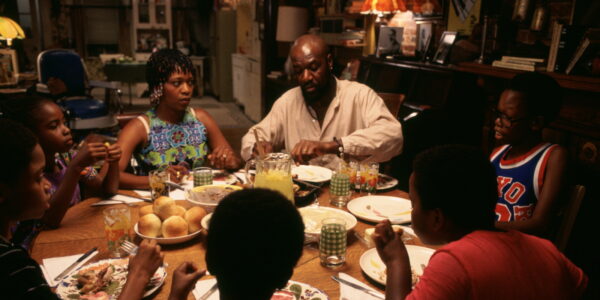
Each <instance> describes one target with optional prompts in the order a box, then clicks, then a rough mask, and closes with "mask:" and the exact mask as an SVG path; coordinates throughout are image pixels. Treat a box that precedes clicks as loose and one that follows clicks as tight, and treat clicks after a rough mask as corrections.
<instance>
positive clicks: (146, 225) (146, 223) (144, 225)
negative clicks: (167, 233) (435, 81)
mask: <svg viewBox="0 0 600 300" xmlns="http://www.w3.org/2000/svg"><path fill="white" fill-rule="evenodd" d="M160 227H161V223H160V219H159V218H158V216H157V215H155V214H152V213H150V214H147V215H144V216H143V217H141V218H140V220H139V221H138V231H139V232H140V233H141V234H143V235H145V236H148V237H157V236H159V235H160Z"/></svg>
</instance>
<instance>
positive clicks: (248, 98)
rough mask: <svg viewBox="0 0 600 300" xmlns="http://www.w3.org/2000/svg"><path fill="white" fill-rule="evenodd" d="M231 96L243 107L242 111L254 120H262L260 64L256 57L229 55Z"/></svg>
mask: <svg viewBox="0 0 600 300" xmlns="http://www.w3.org/2000/svg"><path fill="white" fill-rule="evenodd" d="M231 67H232V77H233V98H234V99H235V100H236V101H237V102H238V103H239V104H240V105H242V106H243V107H244V113H245V114H246V115H247V116H248V117H250V119H252V120H253V121H255V122H259V121H260V120H262V117H263V114H262V111H263V110H262V95H261V85H262V82H261V76H260V74H261V66H260V62H259V61H257V60H256V59H254V58H252V57H250V56H247V55H243V54H239V53H234V54H232V55H231Z"/></svg>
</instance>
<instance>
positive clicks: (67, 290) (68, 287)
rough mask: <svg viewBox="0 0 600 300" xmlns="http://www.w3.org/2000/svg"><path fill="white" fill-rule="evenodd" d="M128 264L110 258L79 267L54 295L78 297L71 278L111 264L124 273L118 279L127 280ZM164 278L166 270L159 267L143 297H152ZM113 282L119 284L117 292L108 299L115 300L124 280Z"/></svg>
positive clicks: (125, 259) (74, 282)
mask: <svg viewBox="0 0 600 300" xmlns="http://www.w3.org/2000/svg"><path fill="white" fill-rule="evenodd" d="M128 263H129V259H128V258H111V259H103V260H100V261H98V262H95V263H92V264H89V265H85V266H83V267H81V268H80V269H79V270H78V271H76V272H72V273H71V275H69V276H67V277H66V278H65V279H63V281H61V282H60V283H59V284H58V287H57V288H56V294H57V295H58V296H59V297H60V298H62V299H73V298H74V297H73V296H71V297H69V295H73V294H77V295H79V289H78V288H77V279H76V278H74V277H73V276H75V275H77V274H79V272H80V271H82V270H88V269H90V268H96V267H100V266H101V265H103V264H111V265H114V266H117V269H121V270H123V272H124V273H119V274H121V275H120V276H119V277H120V278H127V265H128ZM116 274H117V273H115V275H116ZM115 275H113V278H114V277H115ZM166 277H167V270H166V269H165V267H164V266H160V267H159V268H158V269H157V270H156V272H155V273H154V275H153V276H152V278H151V279H150V283H148V286H146V292H145V293H144V297H148V296H150V295H152V293H154V292H155V291H156V290H157V289H158V288H159V287H160V286H161V285H163V283H164V282H165V278H166ZM115 282H119V287H118V292H115V293H114V294H109V297H110V299H117V298H118V297H119V294H120V293H121V289H122V288H123V285H124V284H125V280H124V279H123V280H122V281H115Z"/></svg>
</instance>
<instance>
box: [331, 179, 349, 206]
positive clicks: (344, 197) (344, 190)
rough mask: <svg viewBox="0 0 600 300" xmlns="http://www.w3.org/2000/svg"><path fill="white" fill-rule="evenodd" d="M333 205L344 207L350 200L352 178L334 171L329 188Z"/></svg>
mask: <svg viewBox="0 0 600 300" xmlns="http://www.w3.org/2000/svg"><path fill="white" fill-rule="evenodd" d="M329 199H330V201H331V205H334V206H337V207H344V206H346V203H347V202H348V200H350V176H349V175H348V174H346V173H345V172H342V171H333V174H332V175H331V183H330V187H329Z"/></svg>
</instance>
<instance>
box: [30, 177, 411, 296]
mask: <svg viewBox="0 0 600 300" xmlns="http://www.w3.org/2000/svg"><path fill="white" fill-rule="evenodd" d="M120 193H124V194H127V193H132V191H120ZM365 195H366V194H364V193H363V194H361V193H354V194H353V196H352V198H356V197H360V196H365ZM377 195H385V196H395V197H401V198H405V199H408V193H406V192H404V191H401V190H391V191H386V192H381V193H377ZM99 201H102V199H101V198H88V199H86V200H84V201H82V202H80V203H78V204H76V205H75V206H73V207H71V208H70V209H69V210H68V211H67V213H66V215H65V217H64V218H63V220H62V222H61V224H60V227H58V228H57V229H51V230H44V231H42V232H41V233H40V234H39V235H38V237H37V238H36V240H35V242H34V244H33V247H32V249H31V256H32V257H33V258H34V259H35V260H36V261H37V262H38V263H40V264H41V263H42V259H44V258H52V257H59V256H67V255H74V254H79V253H84V252H86V251H87V250H89V249H91V248H93V247H98V249H99V252H100V253H99V254H98V255H97V256H96V257H95V258H94V260H93V261H97V260H101V259H107V258H110V257H109V253H108V249H107V242H106V239H105V233H104V221H103V215H102V211H103V210H104V209H105V208H106V207H107V206H92V204H94V203H97V202H99ZM317 202H318V205H319V206H323V207H333V206H332V205H331V204H330V203H329V202H330V200H329V187H328V186H325V187H323V188H321V191H320V193H319V196H318V198H317V199H316V201H315V203H313V204H312V205H316V204H317ZM148 204H149V203H146V202H138V203H135V205H133V206H130V208H131V224H135V223H136V222H137V220H138V211H139V209H140V207H142V206H144V205H148ZM116 205H123V204H116ZM340 209H342V210H344V211H347V209H346V208H345V207H344V208H340ZM375 225H376V224H375V223H372V222H366V221H364V220H361V219H358V223H357V225H356V226H355V227H354V228H353V229H352V230H351V231H349V232H348V239H347V241H348V244H347V250H346V262H345V263H344V264H343V265H342V266H340V267H337V268H329V267H325V266H322V265H321V263H320V259H319V249H318V245H317V244H316V243H313V244H306V245H305V246H304V249H303V253H302V256H301V257H300V259H299V261H298V263H297V265H296V267H295V269H294V274H293V276H292V278H291V279H292V280H295V281H299V282H303V283H306V284H309V285H311V286H313V287H316V288H318V289H320V290H321V291H323V292H325V293H326V294H327V295H328V296H329V298H330V299H339V298H340V286H339V283H337V282H335V281H334V280H332V279H331V276H332V275H337V274H338V272H344V273H347V274H349V275H351V276H353V277H354V278H356V279H358V280H359V281H361V282H363V283H366V284H367V285H369V286H370V287H372V288H374V289H375V290H377V291H380V292H382V293H384V292H385V291H384V288H385V287H384V286H383V285H380V284H378V283H377V282H375V281H372V280H371V279H369V278H368V276H367V275H366V274H365V273H363V272H362V271H361V267H360V265H359V259H360V257H361V255H362V254H363V253H364V252H365V251H367V250H368V249H369V248H368V247H367V246H366V244H365V243H364V242H362V241H361V240H360V239H359V238H357V237H356V235H355V233H359V234H360V235H362V234H363V233H364V230H365V229H367V228H371V227H374V226H375ZM203 230H204V229H203ZM243 230H250V231H251V230H252V226H251V224H249V226H248V228H245V229H243ZM133 235H135V233H133ZM206 235H207V232H206V231H204V232H202V233H201V234H200V235H198V236H197V237H195V238H194V239H192V240H190V241H187V242H183V243H181V244H174V245H161V250H162V252H163V253H164V262H165V263H166V264H167V267H166V270H167V277H166V280H165V283H164V284H163V286H162V287H161V288H160V289H159V290H158V291H157V292H155V293H154V294H153V295H152V296H150V298H151V299H167V298H168V295H169V291H170V289H171V280H172V274H173V272H174V270H175V269H176V268H177V267H178V266H179V265H180V264H181V263H183V262H185V261H191V262H193V263H194V264H195V265H196V266H197V267H199V268H200V269H204V268H206V262H205V253H206V244H205V242H206ZM134 241H135V242H136V243H139V242H140V239H139V237H136V239H135V240H134ZM407 243H412V244H416V245H421V246H422V245H423V244H422V243H421V242H420V241H419V240H418V238H414V239H413V240H412V241H409V242H407ZM93 261H92V262H93ZM207 278H212V276H204V277H203V278H201V279H200V280H204V279H207ZM188 299H194V296H193V295H192V293H190V295H189V296H188Z"/></svg>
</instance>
